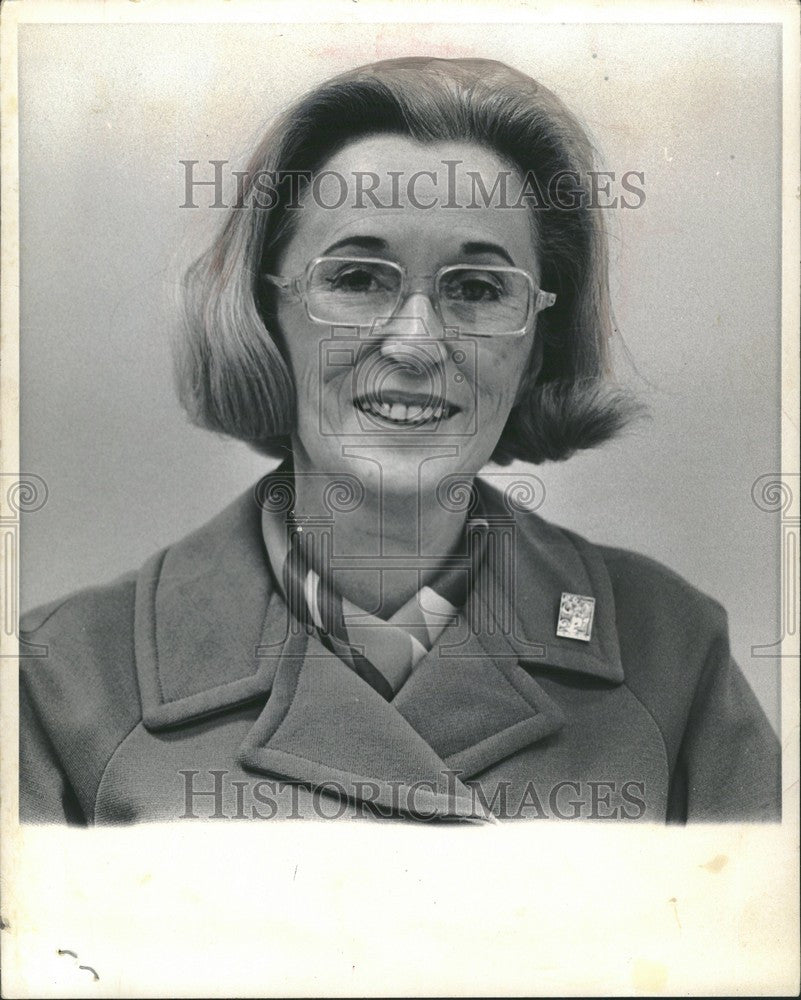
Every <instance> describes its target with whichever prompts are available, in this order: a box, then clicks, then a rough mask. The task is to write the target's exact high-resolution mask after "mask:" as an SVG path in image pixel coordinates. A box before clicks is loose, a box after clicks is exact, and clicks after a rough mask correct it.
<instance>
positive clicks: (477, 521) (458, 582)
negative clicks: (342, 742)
mask: <svg viewBox="0 0 801 1000" xmlns="http://www.w3.org/2000/svg"><path fill="white" fill-rule="evenodd" d="M262 530H263V534H264V541H265V545H266V547H267V553H268V556H269V559H270V563H271V565H272V568H273V572H274V574H275V576H276V579H277V580H278V581H279V583H280V585H281V587H282V589H283V594H284V598H285V600H286V602H287V605H288V607H289V610H290V612H291V613H292V615H293V616H294V617H295V618H296V619H297V621H298V622H300V623H301V624H302V625H304V626H305V627H306V628H307V630H308V631H309V632H310V633H311V634H316V635H317V637H318V638H319V640H320V642H321V643H322V644H323V646H324V647H325V648H326V649H328V650H329V651H330V652H332V653H333V654H334V655H335V656H338V657H339V658H340V659H341V660H342V661H343V662H344V663H345V664H346V665H347V666H349V667H350V668H351V669H352V670H353V671H355V672H356V673H357V674H358V675H359V676H360V677H361V678H362V679H363V680H365V681H366V682H367V683H368V684H370V685H371V686H372V687H373V688H375V690H376V691H378V693H379V694H381V695H382V696H383V697H384V698H385V699H386V700H387V701H391V700H392V698H393V697H394V696H395V695H396V694H397V692H398V691H399V690H400V688H401V687H402V686H403V684H404V683H405V682H406V680H407V679H408V677H409V676H410V674H411V672H412V670H413V669H414V668H415V667H416V666H417V665H418V664H419V663H420V661H421V660H422V659H423V657H424V656H425V655H426V654H427V653H428V652H429V651H430V650H431V649H432V647H433V646H434V643H435V642H436V641H437V639H438V638H439V637H440V635H441V634H442V632H443V631H444V629H445V628H446V627H447V626H448V625H450V624H452V623H453V622H454V621H455V619H456V616H457V614H458V612H459V611H460V610H461V609H462V608H463V607H464V605H465V602H466V600H467V597H468V592H469V588H470V584H471V582H473V581H474V580H475V578H476V573H477V570H478V568H479V566H480V565H481V562H482V560H483V557H484V549H485V546H486V533H487V522H486V521H485V520H484V519H483V518H473V519H471V520H470V521H468V523H467V525H466V531H465V539H466V543H467V544H466V546H465V549H464V552H465V554H464V555H462V556H459V557H451V558H449V559H446V560H443V569H442V570H441V571H440V572H439V573H438V574H437V576H436V577H435V578H434V580H432V581H431V582H430V583H429V584H427V585H425V586H423V587H421V588H420V590H418V591H417V593H415V594H414V595H413V596H412V597H411V598H410V599H409V600H408V601H407V602H406V603H405V604H404V605H403V607H401V608H399V609H398V610H397V611H396V612H395V613H394V614H393V615H392V616H391V617H390V618H389V619H386V620H385V619H383V618H380V617H378V616H377V615H374V614H370V613H368V612H366V611H364V610H363V609H362V608H359V607H358V606H357V605H355V604H353V603H352V602H351V601H349V600H348V599H347V598H345V597H342V595H341V594H340V593H339V591H338V590H337V587H336V585H335V582H334V574H333V573H332V572H330V570H327V569H326V568H325V567H326V566H328V565H330V562H331V537H332V536H331V529H330V527H328V526H327V527H325V528H323V529H322V530H318V529H317V528H310V527H309V526H308V525H306V526H304V525H302V524H298V523H297V522H289V523H287V522H286V521H285V520H284V518H283V517H282V516H281V515H278V514H275V513H270V512H268V511H266V510H265V511H263V513H262Z"/></svg>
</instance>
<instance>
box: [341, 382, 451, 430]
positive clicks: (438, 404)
mask: <svg viewBox="0 0 801 1000" xmlns="http://www.w3.org/2000/svg"><path fill="white" fill-rule="evenodd" d="M353 405H354V406H355V407H356V409H357V410H361V412H362V413H364V414H366V415H367V416H369V417H372V418H373V419H378V420H379V421H382V422H384V423H386V424H387V425H388V426H393V427H422V426H424V425H426V424H433V423H439V422H441V421H443V420H447V419H448V418H449V417H452V416H453V415H454V414H456V413H458V412H459V407H458V406H454V405H453V403H449V402H448V400H446V399H441V398H439V399H438V398H433V399H432V397H431V396H430V395H422V394H417V393H411V392H397V391H395V392H382V393H376V394H371V395H365V396H357V397H356V399H354V400H353Z"/></svg>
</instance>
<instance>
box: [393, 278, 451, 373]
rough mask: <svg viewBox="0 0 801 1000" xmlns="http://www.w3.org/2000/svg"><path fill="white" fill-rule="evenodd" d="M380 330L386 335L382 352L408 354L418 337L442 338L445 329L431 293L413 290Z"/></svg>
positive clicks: (426, 338)
mask: <svg viewBox="0 0 801 1000" xmlns="http://www.w3.org/2000/svg"><path fill="white" fill-rule="evenodd" d="M378 333H379V335H380V337H381V338H382V341H381V348H380V350H381V354H382V355H384V356H385V357H390V356H392V355H395V354H399V353H404V354H405V353H408V351H409V348H410V347H412V348H413V346H414V341H415V340H418V341H420V340H441V339H442V338H443V337H444V334H445V331H444V328H443V326H442V323H441V322H440V318H439V316H438V315H437V312H436V310H435V309H434V306H433V304H432V302H431V299H430V298H429V296H428V295H426V294H425V293H424V292H413V293H412V294H410V295H407V296H406V298H405V299H404V300H403V302H401V304H400V305H399V306H398V308H397V310H396V311H395V313H394V315H393V316H392V318H391V319H389V320H387V322H386V323H385V324H383V325H382V326H381V327H380V328H379V330H378Z"/></svg>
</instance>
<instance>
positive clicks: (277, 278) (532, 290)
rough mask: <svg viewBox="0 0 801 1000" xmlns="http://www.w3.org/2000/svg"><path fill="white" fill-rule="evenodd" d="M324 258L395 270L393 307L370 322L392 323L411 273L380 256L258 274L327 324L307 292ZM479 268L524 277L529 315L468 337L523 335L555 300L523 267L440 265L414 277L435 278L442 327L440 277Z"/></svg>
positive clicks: (433, 297)
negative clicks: (514, 324)
mask: <svg viewBox="0 0 801 1000" xmlns="http://www.w3.org/2000/svg"><path fill="white" fill-rule="evenodd" d="M324 261H336V262H341V263H343V264H346V263H361V264H381V265H383V266H385V267H391V268H393V269H394V270H395V271H397V272H398V274H399V275H400V279H401V280H400V288H399V292H398V299H397V302H396V303H395V305H394V306H393V307H392V310H391V313H390V315H389V316H386V317H376V318H375V320H374V321H373V324H372V328H373V329H380V328H381V327H382V326H385V325H386V324H387V323H389V322H391V320H393V319H394V318H395V315H396V313H397V311H398V309H399V308H400V306H401V304H402V303H403V302H404V301H405V300H406V298H407V297H408V295H409V294H410V292H411V289H410V287H409V285H410V280H409V279H410V277H411V276H410V275H409V273H408V272H407V270H406V268H405V267H404V266H403V265H402V264H398V263H396V262H395V261H392V260H386V259H385V258H381V257H326V256H323V257H315V258H314V259H313V260H310V261H309V263H308V264H307V265H306V268H305V269H304V271H303V272H302V273H301V274H298V275H295V277H293V278H286V277H283V276H281V275H277V274H266V273H264V272H263V273H262V275H261V277H262V278H263V280H265V281H268V282H269V283H270V284H272V285H275V286H276V287H277V288H279V289H281V291H283V292H285V293H286V294H287V295H290V296H292V297H294V298H295V299H299V300H301V301H302V302H303V305H304V307H305V309H306V315H307V316H308V317H309V319H310V320H311V321H312V322H313V323H320V324H323V325H325V326H330V325H331V324H332V323H334V322H336V321H335V320H332V319H323V318H322V317H320V316H315V314H314V312H313V310H312V308H311V306H310V304H309V299H308V294H307V292H308V287H309V279H310V277H311V274H312V271H313V270H314V268H315V267H316V266H317V265H318V264H320V263H323V262H324ZM482 267H483V268H486V269H487V270H491V271H494V272H500V273H509V274H519V275H520V276H522V277H523V278H524V279H525V281H526V283H527V285H528V289H529V298H528V314H527V316H526V321H525V323H524V324H523V326H522V327H520V328H519V329H517V330H508V331H507V330H504V331H503V332H500V333H496V332H493V333H481V332H478V331H472V330H471V331H470V332H469V336H471V337H522V336H523V335H524V334H525V333H527V332H528V330H529V328H530V326H531V324H532V322H533V320H534V318H535V317H536V316H537V314H538V313H540V312H542V310H543V309H548V308H549V307H550V306H552V305H553V304H554V303H555V302H556V294H555V293H554V292H546V291H543V290H542V289H540V288H537V286H536V285H535V283H534V278H533V277H532V275H531V274H529V273H528V271H524V270H523V269H522V268H519V267H507V266H496V265H494V264H493V265H486V264H468V263H465V264H448V265H447V266H445V267H441V268H440V269H439V270H438V271H437V272H436V274H434V275H429V274H421V275H416V276H415V277H419V278H432V277H433V279H434V281H433V292H429V293H427V294H428V298H429V300H430V302H431V305H432V307H433V309H434V311H435V312H436V314H437V318H438V319H439V320H440V322H441V323H442V324H443V326H447V325H448V324H446V323H445V321H444V320H443V316H442V310H441V307H440V296H439V288H440V282H441V281H442V279H443V277H445V276H446V275H447V274H449V273H452V272H454V271H458V270H463V269H464V268H470V269H473V270H475V269H480V268H482ZM343 325H348V324H347V323H346V322H344V321H343Z"/></svg>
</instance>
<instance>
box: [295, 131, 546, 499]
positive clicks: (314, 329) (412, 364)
mask: <svg viewBox="0 0 801 1000" xmlns="http://www.w3.org/2000/svg"><path fill="white" fill-rule="evenodd" d="M447 160H451V161H454V160H457V161H459V167H458V170H457V171H456V173H455V178H456V183H455V190H454V189H452V190H454V195H455V196H454V197H453V198H451V199H450V201H451V203H454V202H455V204H456V205H457V206H459V207H455V208H454V207H451V208H445V207H442V203H444V202H447V201H448V199H446V198H444V197H440V199H439V202H440V204H438V205H437V206H435V207H433V208H422V207H420V206H421V205H424V204H426V203H427V202H428V201H430V200H432V199H431V197H430V195H428V193H429V192H430V191H431V190H432V188H426V187H425V185H424V183H420V184H418V186H417V189H416V191H412V193H411V197H412V201H410V200H409V197H408V191H407V188H406V181H407V180H408V178H410V177H411V176H412V175H413V174H415V173H417V172H418V171H431V172H432V173H434V174H435V175H436V180H437V183H436V187H437V188H438V189H439V190H442V184H443V178H444V172H445V171H446V170H447V167H446V166H445V164H444V162H443V161H447ZM324 169H325V170H327V171H332V172H336V173H338V174H339V175H340V176H341V177H343V178H344V179H345V181H346V183H347V185H348V198H347V200H346V201H345V202H344V204H343V205H342V207H340V208H336V209H332V208H326V207H324V205H323V202H324V201H326V202H328V203H329V204H330V203H332V202H333V201H335V200H336V199H335V198H334V197H332V195H331V191H332V190H333V191H336V190H337V188H336V186H334V187H333V188H330V189H325V188H322V187H321V188H320V191H321V193H322V194H321V197H318V198H312V197H307V198H306V201H305V203H304V204H303V206H302V208H300V209H298V210H297V219H296V220H295V231H294V235H293V237H292V239H291V241H290V242H289V243H288V245H287V246H286V248H285V250H284V252H283V254H282V255H281V258H280V260H279V261H278V266H277V268H276V270H277V272H278V273H279V274H281V275H283V276H285V277H294V276H295V275H298V274H301V273H302V272H303V271H304V270H305V268H306V266H307V265H308V263H309V262H310V261H311V260H313V259H314V258H316V257H320V256H330V255H335V256H337V257H349V258H359V259H363V258H368V257H369V258H379V259H381V260H388V261H393V262H395V263H396V264H400V265H401V266H402V267H404V268H405V269H406V271H407V273H408V275H409V283H408V285H407V289H406V292H407V294H406V296H405V298H403V299H402V300H401V303H400V306H399V307H398V309H397V312H396V314H395V316H394V317H393V318H392V319H391V320H390V321H389V322H388V323H386V324H385V325H383V326H380V327H379V328H372V329H371V327H370V326H369V325H365V326H363V327H361V328H358V329H354V328H353V327H348V326H343V327H340V328H337V327H335V326H327V325H322V324H320V323H317V322H314V321H312V320H311V319H310V318H309V316H308V315H307V313H306V309H305V307H304V305H303V303H302V302H300V301H296V300H295V299H294V298H292V297H290V296H287V295H279V301H278V312H277V317H278V325H279V332H280V335H281V338H282V340H283V345H284V354H285V356H286V357H287V359H288V362H289V365H290V367H291V370H292V373H293V376H294V380H295V385H296V390H297V421H296V429H295V432H294V435H293V439H292V444H293V450H294V454H295V463H296V467H297V468H298V469H307V470H310V469H314V470H316V471H321V472H327V473H332V474H336V473H343V472H349V473H351V474H354V475H356V476H358V477H359V478H360V479H361V480H362V482H364V483H365V485H366V486H367V487H368V488H370V489H377V488H379V487H380V488H381V489H382V490H383V491H385V492H387V493H393V494H398V493H400V494H411V493H414V492H417V491H418V490H422V491H423V492H426V491H433V490H435V489H436V486H437V484H438V483H439V482H440V481H441V480H442V479H443V478H444V477H445V476H448V475H452V474H454V473H457V474H465V475H468V476H472V475H474V474H475V473H476V472H478V471H479V469H481V468H482V466H484V465H485V464H486V463H487V462H488V461H489V458H490V456H491V455H492V453H493V451H494V450H495V446H496V444H497V441H498V438H499V437H500V434H501V431H502V430H503V427H504V425H505V423H506V419H507V417H508V415H509V411H510V410H511V408H512V406H513V405H514V402H515V399H516V396H517V393H518V389H519V388H520V383H521V379H522V377H523V376H524V373H525V372H526V369H527V366H528V361H529V356H530V354H531V351H532V346H533V343H534V334H533V331H532V330H531V325H532V324H529V329H528V330H527V331H526V332H525V333H524V334H522V335H519V336H495V337H487V336H483V337H482V336H475V335H471V333H467V332H465V331H463V330H461V329H451V328H448V329H446V328H444V327H443V323H442V322H441V320H440V318H439V316H438V315H437V312H436V311H435V308H434V307H433V305H432V300H431V298H430V296H431V294H432V290H433V275H435V274H436V273H437V271H438V270H439V269H440V268H442V267H445V266H448V265H453V264H469V265H473V266H475V267H476V268H478V266H479V265H486V266H490V267H491V266H495V267H498V266H510V265H511V266H514V267H517V268H521V269H523V270H525V271H528V272H529V273H530V274H531V275H532V276H533V278H534V282H535V284H536V285H537V286H539V267H538V259H537V254H536V252H535V247H534V237H533V233H532V227H531V222H530V215H529V212H528V210H527V209H525V208H517V209H515V208H512V209H509V208H507V209H502V208H498V207H494V206H493V205H492V204H490V206H489V207H484V204H483V198H481V197H477V195H476V192H477V191H480V188H479V187H478V186H477V181H476V180H475V174H474V176H473V177H472V178H471V172H475V173H477V174H479V175H480V179H481V181H483V186H484V190H485V191H488V192H490V191H492V189H493V185H494V184H495V182H496V179H497V177H498V175H499V174H500V173H501V172H506V173H507V175H508V167H507V166H506V165H505V164H504V163H503V162H502V161H501V160H500V159H499V158H498V157H497V156H496V155H495V154H494V153H493V152H491V151H489V150H487V149H485V148H483V147H481V146H477V145H473V144H468V143H453V142H442V143H436V144H430V145H428V144H427V145H422V144H419V143H417V142H415V141H413V140H410V139H406V138H402V137H398V136H392V135H378V136H373V137H370V138H366V139H363V140H360V141H357V142H354V143H352V144H350V145H348V146H346V147H344V148H343V149H342V150H341V151H340V152H339V153H337V154H336V155H335V156H333V157H332V158H331V159H330V160H329V161H328V162H327V163H326V164H325V167H324ZM360 171H362V172H370V173H371V174H373V175H377V176H378V183H377V185H376V186H375V187H374V195H375V197H374V198H372V197H369V196H364V197H363V198H362V199H361V202H359V200H358V199H357V198H355V197H354V177H355V175H356V174H357V173H358V172H360ZM393 173H394V174H395V175H396V176H397V175H400V177H401V182H400V183H397V182H396V181H393V176H392V174H393ZM420 176H423V175H420ZM516 182H517V183H520V181H519V179H517V181H516ZM370 186H371V182H370V181H369V179H368V182H366V183H365V187H370ZM432 186H433V182H432ZM423 192H426V195H424V194H423ZM412 202H414V203H412ZM384 206H392V207H384ZM476 206H479V207H476ZM471 273H472V272H469V273H466V277H467V278H468V285H467V286H465V287H466V288H467V291H468V294H469V296H470V297H471V298H472V297H474V296H475V295H478V296H479V298H480V297H481V296H482V295H486V294H488V293H487V292H486V291H482V290H481V289H482V288H483V286H480V285H476V286H475V287H474V286H471V285H470V284H469V279H470V275H471ZM326 280H328V285H327V286H326V287H327V288H329V289H331V288H334V287H335V286H334V284H332V282H331V280H329V279H326ZM334 280H335V281H336V282H338V283H340V284H341V282H342V280H345V281H346V282H349V284H348V285H346V286H345V287H346V288H347V290H348V291H349V293H350V294H353V295H356V296H357V297H358V296H359V295H360V294H362V293H364V292H369V290H370V288H371V287H372V286H373V285H375V282H373V281H372V278H369V277H365V274H364V273H362V268H361V267H357V268H356V270H354V271H351V272H348V273H346V274H345V276H344V279H343V278H342V277H340V274H339V272H337V274H336V275H335V277H334ZM336 287H339V285H337V286H336ZM476 288H478V289H479V290H478V291H476ZM371 301H372V299H371ZM375 319H376V320H379V321H380V320H381V319H386V317H385V316H384V317H382V316H376V317H375Z"/></svg>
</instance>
